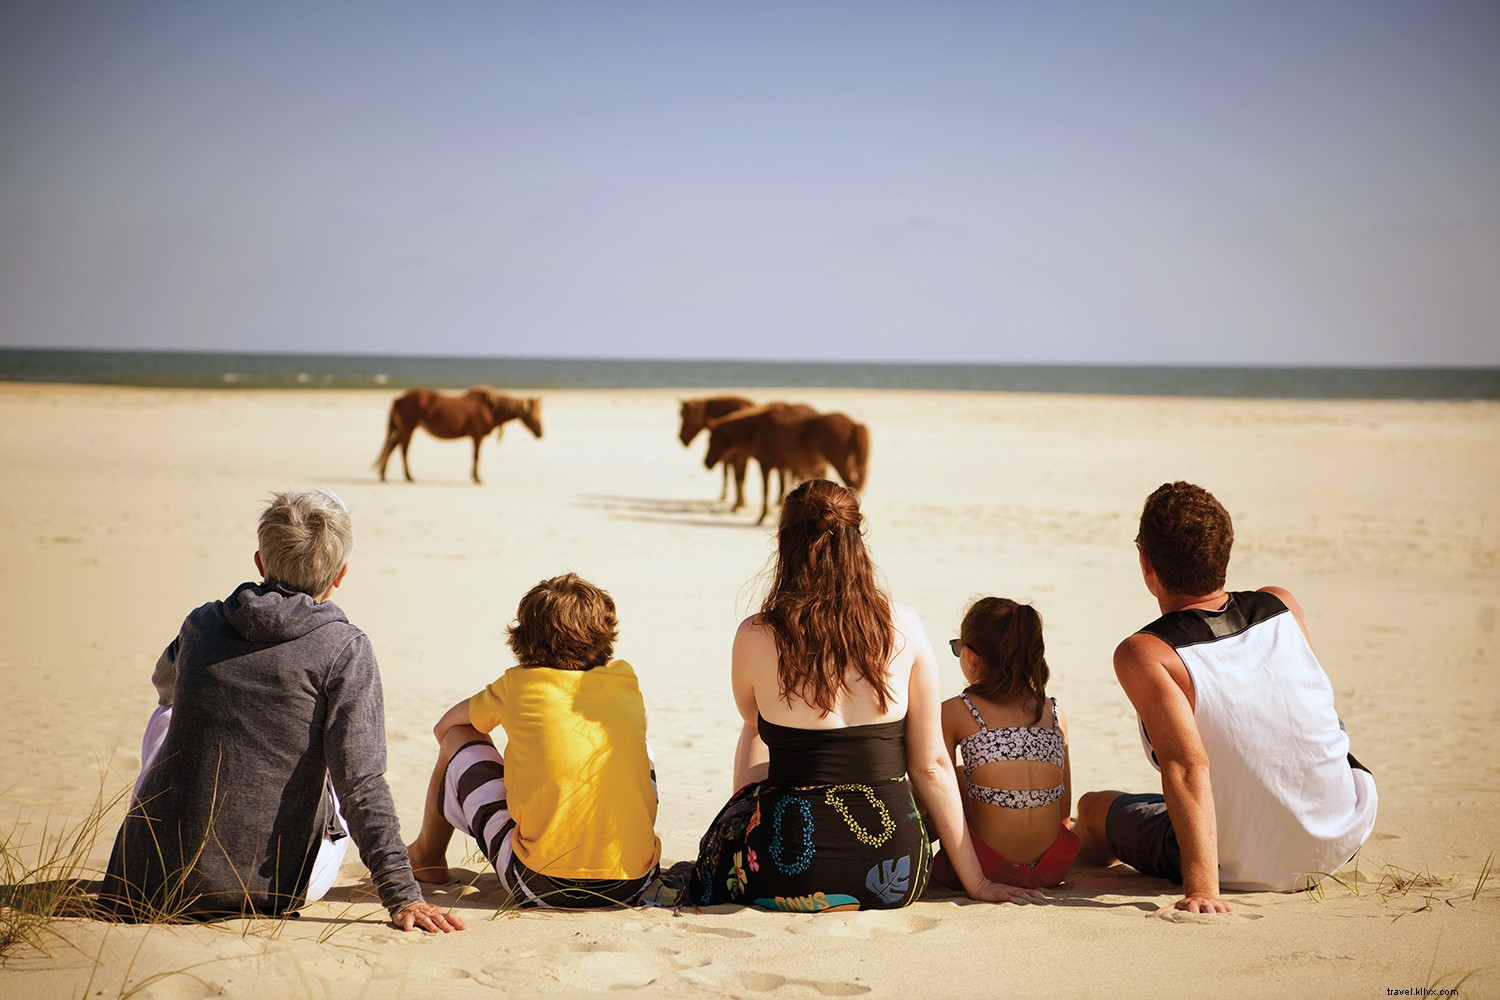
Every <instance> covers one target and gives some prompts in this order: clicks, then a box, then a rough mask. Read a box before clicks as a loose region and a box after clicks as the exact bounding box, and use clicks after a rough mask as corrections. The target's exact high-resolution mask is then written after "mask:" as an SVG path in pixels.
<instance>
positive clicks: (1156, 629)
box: [1141, 590, 1287, 649]
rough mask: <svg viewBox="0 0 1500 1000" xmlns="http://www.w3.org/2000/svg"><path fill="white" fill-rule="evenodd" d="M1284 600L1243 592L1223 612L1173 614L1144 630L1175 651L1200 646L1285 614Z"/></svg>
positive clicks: (1258, 592) (1237, 593) (1194, 611)
mask: <svg viewBox="0 0 1500 1000" xmlns="http://www.w3.org/2000/svg"><path fill="white" fill-rule="evenodd" d="M1286 610H1287V607H1286V605H1285V604H1283V603H1282V602H1281V598H1279V597H1276V596H1275V595H1273V594H1266V593H1262V592H1261V591H1259V590H1242V591H1237V592H1236V593H1233V594H1230V595H1229V603H1228V604H1226V605H1224V608H1223V610H1220V611H1204V610H1199V609H1193V610H1190V611H1173V612H1170V613H1168V614H1165V615H1162V616H1161V617H1160V618H1158V619H1156V621H1154V622H1152V623H1151V624H1150V625H1147V626H1146V627H1145V628H1143V629H1141V631H1142V632H1149V633H1150V634H1151V635H1154V636H1156V637H1157V638H1158V639H1160V640H1161V641H1162V642H1165V643H1166V644H1167V645H1168V646H1171V647H1172V648H1173V649H1182V648H1183V647H1184V646H1201V645H1202V644H1203V643H1205V642H1216V641H1218V640H1219V639H1227V638H1229V637H1230V636H1234V635H1239V634H1240V633H1241V632H1243V631H1245V630H1246V629H1248V628H1249V627H1250V626H1252V625H1259V624H1260V623H1261V622H1264V621H1269V620H1270V619H1272V618H1275V617H1276V616H1277V615H1280V614H1285V613H1286Z"/></svg>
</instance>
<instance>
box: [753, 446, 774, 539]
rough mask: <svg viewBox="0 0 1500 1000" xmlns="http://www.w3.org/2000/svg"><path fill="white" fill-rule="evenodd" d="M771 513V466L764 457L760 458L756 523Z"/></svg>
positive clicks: (760, 522)
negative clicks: (758, 504) (758, 505)
mask: <svg viewBox="0 0 1500 1000" xmlns="http://www.w3.org/2000/svg"><path fill="white" fill-rule="evenodd" d="M769 513H771V467H770V466H769V465H767V464H766V462H765V459H760V517H759V518H758V519H757V520H756V522H755V523H756V524H764V523H765V521H766V515H767V514H769Z"/></svg>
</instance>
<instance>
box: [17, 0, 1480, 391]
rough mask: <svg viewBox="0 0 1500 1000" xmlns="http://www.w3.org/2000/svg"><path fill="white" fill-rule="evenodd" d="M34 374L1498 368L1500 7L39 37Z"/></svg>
mask: <svg viewBox="0 0 1500 1000" xmlns="http://www.w3.org/2000/svg"><path fill="white" fill-rule="evenodd" d="M0 345H5V346H85V347H114V346H122V347H151V348H186V349H214V350H252V351H253V350H266V351H315V352H325V353H346V352H349V353H406V352H414V353H423V354H484V355H516V354H532V355H585V356H606V357H718V358H725V357H728V358H862V359H902V360H906V359H910V360H931V361H962V360H984V361H998V362H1017V361H1062V362H1072V361H1076V362H1106V363H1107V362H1125V361H1141V362H1177V363H1210V364H1212V363H1260V364H1273V365H1282V364H1287V365H1316V364H1406V365H1415V364H1438V365H1447V364H1482V365H1500V4H1497V3H1495V2H1494V0H1473V2H1460V0H1410V2H1384V0H1352V2H1345V0H1311V2H1309V0H1293V2H1274V0H1257V2H1243V3H1224V2H1216V0H1182V2H1174V3H1152V2H1136V0H1127V2H1117V0H1101V2H1079V3H1070V2H1058V3H1052V2H1047V3H1043V2H1035V3H1005V2H1000V0H976V2H964V3H959V2H937V0H911V2H906V3H882V2H852V0H851V2H818V0H804V2H797V3H774V2H761V3H753V4H748V3H728V2H717V0H697V2H684V3H645V2H631V0H606V2H597V3H593V2H591V3H583V2H569V0H555V2H538V3H521V2H505V0H490V2H475V3H436V2H433V3H401V4H392V3H382V2H368V0H360V2H350V3H308V2H299V3H286V4H283V3H268V2H260V0H257V2H254V3H218V2H202V0H188V2H159V0H130V2H118V0H99V2H75V0H22V2H17V0H5V2H3V3H0Z"/></svg>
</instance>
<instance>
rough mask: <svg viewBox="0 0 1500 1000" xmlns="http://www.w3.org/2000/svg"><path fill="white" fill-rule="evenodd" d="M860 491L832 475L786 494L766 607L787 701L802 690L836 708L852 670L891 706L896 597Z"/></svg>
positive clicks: (823, 708) (824, 710)
mask: <svg viewBox="0 0 1500 1000" xmlns="http://www.w3.org/2000/svg"><path fill="white" fill-rule="evenodd" d="M863 523H864V516H863V515H862V514H860V512H859V501H858V500H856V499H855V498H854V494H853V493H851V492H849V491H848V490H846V489H845V488H844V487H842V486H840V485H838V484H837V483H833V482H830V481H829V480H827V479H814V480H810V481H809V482H805V483H803V484H802V485H801V486H798V487H797V488H796V489H794V490H792V492H791V493H790V494H788V495H787V498H786V500H785V501H784V502H783V504H782V507H781V523H780V525H779V526H778V528H777V534H776V569H775V574H774V577H773V579H772V581H771V591H770V593H768V594H767V595H766V600H765V603H764V604H762V605H761V609H760V610H761V614H762V615H763V616H764V617H765V621H766V623H767V624H768V625H769V626H770V627H771V634H772V635H773V636H774V637H775V640H776V656H777V665H776V682H777V687H778V689H779V693H780V696H781V697H782V698H783V699H784V700H785V701H786V702H787V703H788V704H790V703H791V700H792V697H793V696H796V697H800V698H801V699H802V700H803V701H805V702H807V703H808V704H809V705H812V706H814V707H816V708H817V709H818V710H819V712H820V713H821V714H823V715H827V714H828V713H829V712H831V711H833V708H834V705H836V704H837V703H838V696H839V692H840V691H842V690H843V688H844V687H845V680H844V679H845V677H846V676H847V674H848V673H849V672H850V671H853V672H854V673H855V674H857V675H858V676H860V677H863V678H864V679H865V680H866V681H867V682H868V683H869V685H870V687H871V688H873V689H874V691H875V698H876V701H877V702H878V703H879V705H880V710H881V711H882V712H884V711H885V710H886V708H887V707H888V706H889V704H890V699H891V697H892V691H891V687H890V681H889V680H888V678H887V676H886V667H887V666H888V665H889V663H890V660H891V655H892V650H893V648H894V646H895V639H894V637H893V636H892V622H891V602H890V599H889V598H887V597H886V595H885V594H884V593H883V592H882V591H881V589H880V587H879V586H877V585H876V583H875V567H874V565H873V564H872V563H871V562H870V555H869V553H868V552H866V551H865V540H864V536H863V534H862V533H861V532H860V526H861V525H862V524H863Z"/></svg>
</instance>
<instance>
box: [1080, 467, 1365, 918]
mask: <svg viewBox="0 0 1500 1000" xmlns="http://www.w3.org/2000/svg"><path fill="white" fill-rule="evenodd" d="M1233 541H1234V529H1233V526H1232V525H1231V523H1230V519H1229V513H1228V512H1227V511H1226V510H1225V509H1224V508H1223V507H1222V506H1221V505H1220V504H1219V502H1218V501H1217V500H1215V499H1214V497H1213V495H1212V494H1211V493H1209V492H1208V491H1207V490H1204V489H1203V488H1202V487H1199V486H1194V485H1192V484H1190V483H1181V482H1178V483H1167V484H1165V485H1163V486H1161V487H1160V488H1159V489H1157V490H1156V492H1154V493H1152V494H1151V496H1150V497H1149V498H1148V499H1147V500H1146V505H1145V508H1144V510H1143V511H1142V512H1141V526H1140V534H1139V535H1138V536H1137V537H1136V547H1137V548H1138V549H1139V550H1140V564H1141V575H1142V577H1143V578H1144V580H1145V583H1146V587H1147V589H1149V590H1150V591H1151V594H1152V595H1153V596H1154V597H1155V598H1156V600H1157V604H1158V606H1159V607H1160V608H1161V611H1162V616H1161V617H1160V618H1158V619H1157V620H1156V621H1154V622H1152V623H1151V624H1150V625H1147V626H1146V627H1145V628H1143V629H1142V630H1141V631H1139V632H1136V633H1135V634H1134V635H1131V636H1129V637H1128V638H1126V639H1125V641H1124V642H1122V643H1120V645H1119V647H1118V648H1117V649H1116V650H1115V675H1116V676H1117V677H1118V678H1119V681H1120V686H1121V687H1122V688H1123V689H1124V691H1125V694H1126V696H1127V697H1129V698H1130V702H1131V704H1132V705H1133V706H1134V707H1135V710H1136V713H1137V715H1138V716H1139V719H1140V730H1141V742H1142V745H1143V746H1144V748H1145V750H1146V755H1147V757H1148V758H1149V759H1150V761H1151V763H1152V764H1153V765H1155V766H1156V768H1157V770H1159V771H1160V772H1161V779H1162V791H1161V794H1154V793H1148V794H1138V795H1133V794H1124V793H1121V792H1118V791H1106V792H1089V793H1088V794H1086V795H1083V796H1082V797H1081V798H1080V799H1079V801H1078V833H1079V835H1080V838H1081V840H1082V845H1083V846H1082V850H1081V852H1080V853H1081V855H1082V856H1083V857H1084V858H1085V859H1087V860H1090V861H1093V862H1095V863H1097V864H1109V863H1111V862H1112V861H1114V860H1115V859H1116V858H1118V859H1119V860H1121V861H1124V862H1126V863H1127V864H1129V865H1131V866H1132V867H1134V868H1136V869H1137V870H1139V871H1140V872H1142V873H1143V874H1146V875H1153V876H1156V877H1159V878H1165V879H1169V880H1171V881H1174V882H1179V883H1181V884H1182V887H1183V898H1182V899H1181V900H1180V901H1178V903H1177V904H1176V906H1177V908H1178V909H1182V910H1188V911H1190V912H1194V913H1227V912H1229V906H1228V904H1227V903H1225V902H1224V901H1223V900H1222V899H1221V898H1219V896H1220V890H1221V888H1222V889H1238V890H1249V891H1272V892H1290V891H1295V890H1298V889H1305V888H1309V887H1310V886H1312V885H1314V884H1316V883H1317V882H1318V881H1319V880H1321V879H1322V878H1324V877H1326V876H1327V875H1328V874H1330V873H1332V872H1334V871H1336V870H1337V869H1338V868H1339V867H1341V866H1342V865H1344V864H1345V863H1346V862H1348V861H1349V860H1350V859H1351V858H1352V857H1353V855H1354V853H1355V852H1356V851H1358V850H1359V848H1360V846H1361V845H1362V844H1364V842H1365V840H1366V838H1368V837H1369V835H1370V832H1371V830H1373V829H1374V826H1375V809H1376V794H1375V781H1374V779H1373V778H1372V777H1371V776H1370V773H1369V771H1368V770H1366V769H1365V768H1364V767H1363V765H1361V764H1360V763H1359V762H1358V761H1357V760H1355V759H1354V757H1353V755H1352V754H1350V753H1349V738H1348V736H1347V735H1346V734H1345V732H1344V727H1343V723H1342V722H1341V721H1340V720H1339V717H1338V714H1337V712H1336V711H1335V710H1334V704H1333V688H1332V685H1331V684H1330V682H1329V680H1328V676H1327V674H1325V673H1324V672H1323V668H1322V667H1321V666H1320V665H1319V663H1318V660H1317V657H1316V656H1314V654H1313V651H1312V647H1311V646H1310V645H1309V643H1308V639H1307V635H1306V627H1305V625H1304V623H1303V616H1302V609H1301V607H1300V606H1299V605H1298V604H1297V602H1296V600H1295V599H1294V598H1293V597H1292V595H1291V594H1289V593H1288V592H1287V591H1285V590H1282V589H1281V588H1279V587H1264V588H1262V589H1260V590H1257V591H1243V592H1237V593H1229V592H1227V591H1226V590H1225V589H1224V581H1225V574H1226V571H1227V569H1228V566H1229V550H1230V546H1231V545H1232V543H1233Z"/></svg>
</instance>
